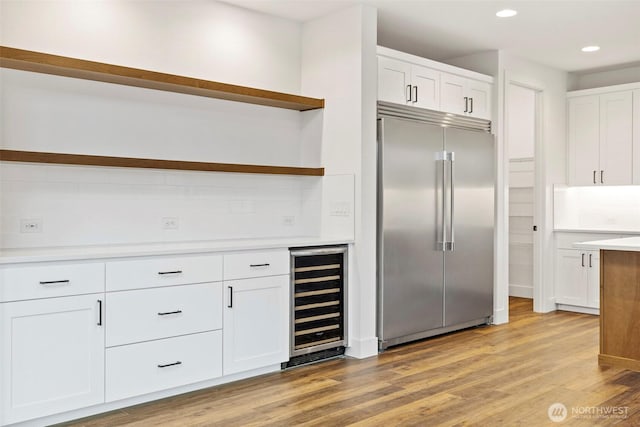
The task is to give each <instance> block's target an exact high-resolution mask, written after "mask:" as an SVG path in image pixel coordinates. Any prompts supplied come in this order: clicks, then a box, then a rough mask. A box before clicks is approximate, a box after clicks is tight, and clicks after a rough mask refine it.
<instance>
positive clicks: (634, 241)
mask: <svg viewBox="0 0 640 427" xmlns="http://www.w3.org/2000/svg"><path fill="white" fill-rule="evenodd" d="M573 246H574V247H576V248H578V249H605V250H610V251H637V252H640V236H636V237H623V238H622V239H608V240H593V241H590V242H579V243H574V244H573Z"/></svg>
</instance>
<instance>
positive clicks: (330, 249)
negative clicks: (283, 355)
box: [284, 246, 347, 367]
mask: <svg viewBox="0 0 640 427" xmlns="http://www.w3.org/2000/svg"><path fill="white" fill-rule="evenodd" d="M346 303H347V247H346V246H325V247H321V248H304V249H292V250H291V328H290V329H291V340H290V342H291V351H290V356H291V359H290V361H289V362H288V363H285V364H284V367H290V366H295V365H299V364H302V363H308V362H313V361H316V360H320V359H325V358H328V357H334V356H337V355H340V354H343V353H344V347H345V345H346V343H347V341H346V339H347V336H346V334H347V322H346V315H345V313H346Z"/></svg>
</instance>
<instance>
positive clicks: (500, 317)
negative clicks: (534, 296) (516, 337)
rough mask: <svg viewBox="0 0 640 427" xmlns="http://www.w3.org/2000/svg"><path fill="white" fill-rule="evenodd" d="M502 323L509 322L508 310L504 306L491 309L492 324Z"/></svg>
mask: <svg viewBox="0 0 640 427" xmlns="http://www.w3.org/2000/svg"><path fill="white" fill-rule="evenodd" d="M503 323H509V310H508V309H506V308H503V309H501V310H493V324H494V325H501V324H503Z"/></svg>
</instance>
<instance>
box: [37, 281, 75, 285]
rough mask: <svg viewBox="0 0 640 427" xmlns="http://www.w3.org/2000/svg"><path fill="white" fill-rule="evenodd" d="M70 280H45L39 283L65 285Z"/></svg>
mask: <svg viewBox="0 0 640 427" xmlns="http://www.w3.org/2000/svg"><path fill="white" fill-rule="evenodd" d="M69 282H70V280H48V281H45V282H40V284H41V285H66V284H68V283H69Z"/></svg>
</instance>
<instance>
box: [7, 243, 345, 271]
mask: <svg viewBox="0 0 640 427" xmlns="http://www.w3.org/2000/svg"><path fill="white" fill-rule="evenodd" d="M348 243H353V239H340V238H321V237H290V238H281V239H238V240H215V241H197V242H165V243H148V244H135V245H134V244H132V245H101V246H73V247H51V248H26V249H5V250H0V265H3V264H18V263H26V262H50V261H70V260H88V259H101V258H120V257H133V256H153V255H180V254H194V253H204V252H222V251H239V250H251V249H277V248H290V247H304V246H322V245H338V244H348Z"/></svg>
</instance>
